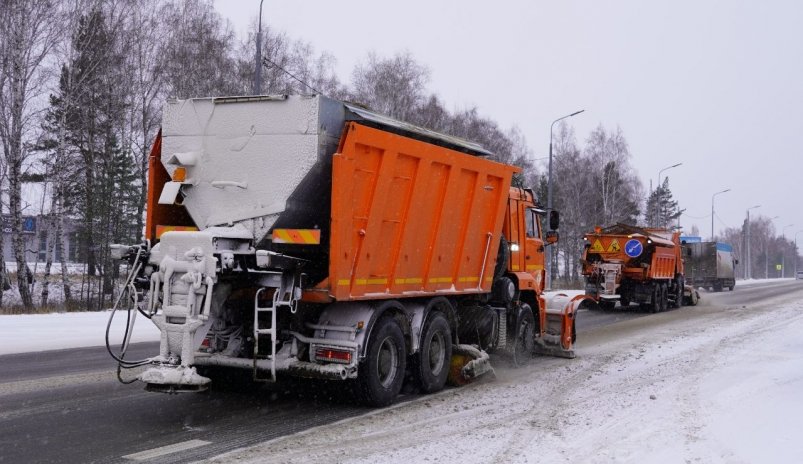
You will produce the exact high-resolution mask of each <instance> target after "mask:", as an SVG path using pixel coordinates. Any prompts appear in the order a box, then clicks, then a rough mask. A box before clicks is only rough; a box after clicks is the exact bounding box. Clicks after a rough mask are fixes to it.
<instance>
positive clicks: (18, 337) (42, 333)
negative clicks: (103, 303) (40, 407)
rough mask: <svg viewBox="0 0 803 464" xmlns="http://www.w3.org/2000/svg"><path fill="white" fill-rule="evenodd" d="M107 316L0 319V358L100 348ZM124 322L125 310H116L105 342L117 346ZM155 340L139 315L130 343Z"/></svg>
mask: <svg viewBox="0 0 803 464" xmlns="http://www.w3.org/2000/svg"><path fill="white" fill-rule="evenodd" d="M110 314H111V312H110V311H102V312H78V313H54V314H22V315H13V316H0V355H4V354H12V353H27V352H31V351H46V350H58V349H65V348H80V347H85V346H102V345H104V344H105V343H106V341H105V337H106V324H107V322H108V320H109V315H110ZM132 314H134V312H132ZM125 323H126V313H125V311H118V312H117V314H115V316H114V320H113V321H112V326H111V332H110V338H109V339H110V340H111V342H112V343H115V344H118V345H119V344H120V343H121V342H122V339H123V333H124V332H125ZM157 340H159V330H158V329H157V328H156V326H155V325H153V323H152V322H151V321H149V320H147V319H146V318H144V317H142V315H139V316H138V317H137V318H136V321H135V324H134V332H133V335H132V337H131V341H132V342H145V341H157Z"/></svg>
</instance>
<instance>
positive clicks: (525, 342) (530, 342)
mask: <svg viewBox="0 0 803 464" xmlns="http://www.w3.org/2000/svg"><path fill="white" fill-rule="evenodd" d="M514 336H515V338H514V339H513V340H514V341H513V349H512V355H513V365H514V366H516V367H520V366H523V365H524V364H526V363H527V361H529V360H530V359H531V358H532V355H533V351H534V350H535V317H534V316H533V310H532V308H530V305H528V304H526V303H524V304H522V305H521V307H520V308H519V314H518V317H517V318H516V325H515V333H514Z"/></svg>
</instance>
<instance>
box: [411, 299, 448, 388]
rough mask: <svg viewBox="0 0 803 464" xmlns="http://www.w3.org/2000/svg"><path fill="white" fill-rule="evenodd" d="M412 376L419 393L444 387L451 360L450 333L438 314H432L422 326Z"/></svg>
mask: <svg viewBox="0 0 803 464" xmlns="http://www.w3.org/2000/svg"><path fill="white" fill-rule="evenodd" d="M423 333H424V335H423V336H422V337H421V348H420V350H419V353H418V356H417V357H416V358H415V361H414V362H415V366H414V367H415V369H414V371H413V372H414V374H415V377H416V381H417V382H418V385H419V387H420V388H421V391H422V392H424V393H434V392H436V391H440V390H442V389H443V386H444V385H446V377H447V376H448V375H449V365H450V362H451V359H452V331H451V329H449V322H447V321H446V317H444V315H443V314H442V313H440V312H433V313H431V314H430V316H429V317H428V318H427V322H426V324H425V325H424V330H423Z"/></svg>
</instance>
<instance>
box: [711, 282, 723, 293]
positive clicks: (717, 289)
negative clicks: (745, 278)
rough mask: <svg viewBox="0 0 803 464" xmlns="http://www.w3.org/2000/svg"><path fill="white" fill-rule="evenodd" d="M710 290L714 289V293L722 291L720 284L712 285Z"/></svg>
mask: <svg viewBox="0 0 803 464" xmlns="http://www.w3.org/2000/svg"><path fill="white" fill-rule="evenodd" d="M712 288H713V289H714V291H715V292H721V291H722V284H721V283H720V282H717V283H715V284H714V286H713V287H712Z"/></svg>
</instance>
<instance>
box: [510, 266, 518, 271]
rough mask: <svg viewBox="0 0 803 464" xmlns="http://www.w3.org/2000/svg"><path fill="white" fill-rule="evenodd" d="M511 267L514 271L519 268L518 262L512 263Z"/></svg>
mask: <svg viewBox="0 0 803 464" xmlns="http://www.w3.org/2000/svg"><path fill="white" fill-rule="evenodd" d="M511 269H513V270H514V271H518V270H519V265H518V264H514V265H513V266H511Z"/></svg>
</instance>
